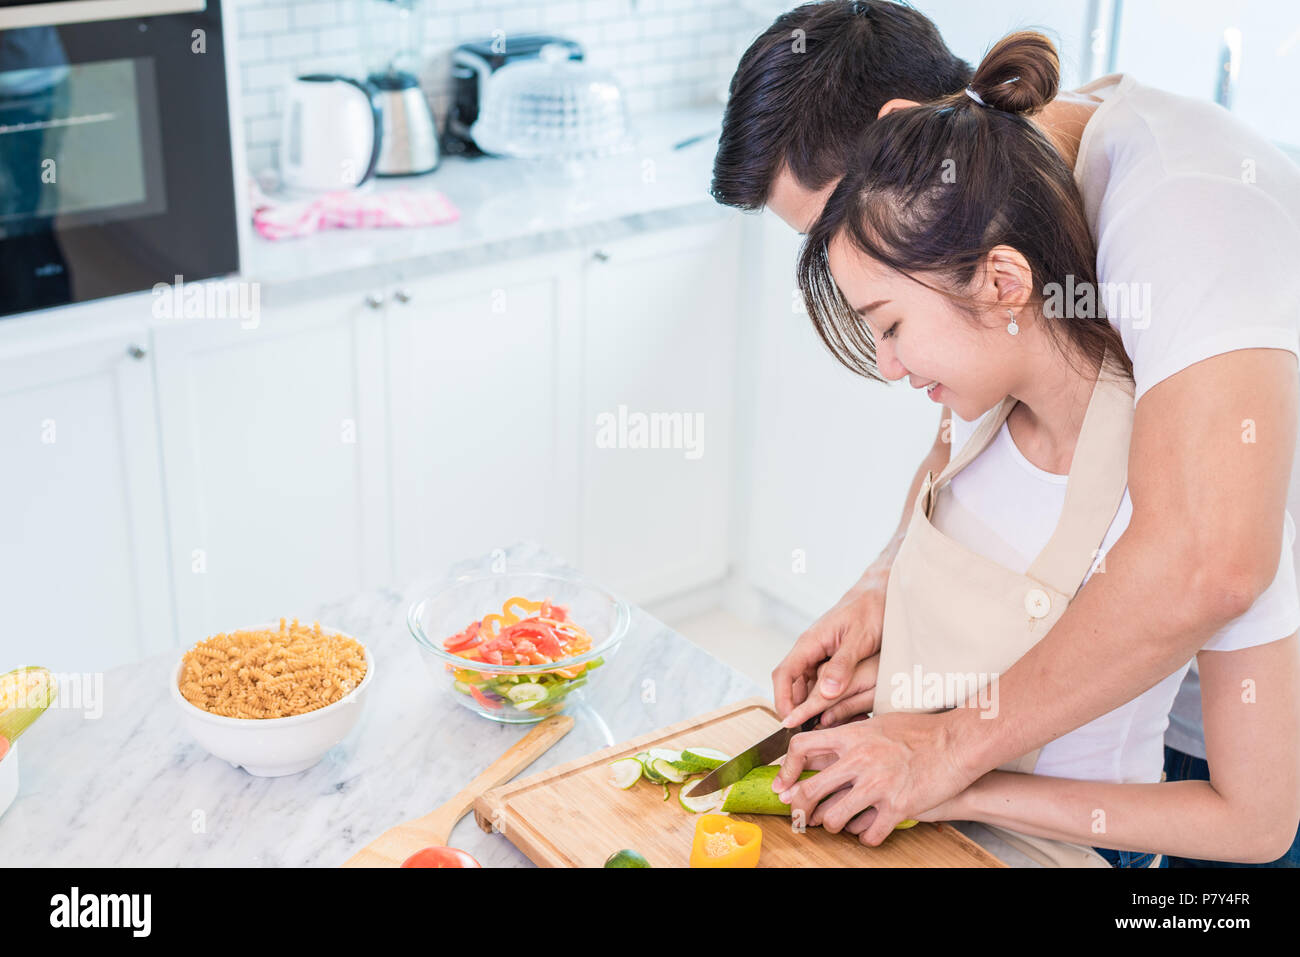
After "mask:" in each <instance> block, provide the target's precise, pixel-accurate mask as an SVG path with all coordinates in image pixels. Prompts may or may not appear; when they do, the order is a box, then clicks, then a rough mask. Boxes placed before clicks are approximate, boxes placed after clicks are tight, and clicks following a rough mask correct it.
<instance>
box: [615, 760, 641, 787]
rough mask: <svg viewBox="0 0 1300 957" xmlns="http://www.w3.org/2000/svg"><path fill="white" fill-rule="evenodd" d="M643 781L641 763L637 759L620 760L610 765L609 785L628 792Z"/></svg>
mask: <svg viewBox="0 0 1300 957" xmlns="http://www.w3.org/2000/svg"><path fill="white" fill-rule="evenodd" d="M640 780H641V762H640V761H638V760H637V759H636V758H620V759H619V760H617V761H611V762H610V763H609V783H610V784H612V785H614V787H616V788H622V789H623V790H624V791H626V790H627V789H628V788H630V787H631V786H632V785H634V784H636V782H637V781H640Z"/></svg>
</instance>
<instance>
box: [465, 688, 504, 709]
mask: <svg viewBox="0 0 1300 957" xmlns="http://www.w3.org/2000/svg"><path fill="white" fill-rule="evenodd" d="M469 693H470V694H472V695H473V696H474V700H475V701H477V702H478V703H479V704H481V705H482V706H483V707H485V708H491V709H492V710H494V711H496V710H498V709H500V707H501V702H499V701H493V700H492V699H491V698H489V697H488V696H487V695H485V694H484V693H483V692H481V691H479V690H478V689H477V688H475V687H474V686H473V685H470V686H469Z"/></svg>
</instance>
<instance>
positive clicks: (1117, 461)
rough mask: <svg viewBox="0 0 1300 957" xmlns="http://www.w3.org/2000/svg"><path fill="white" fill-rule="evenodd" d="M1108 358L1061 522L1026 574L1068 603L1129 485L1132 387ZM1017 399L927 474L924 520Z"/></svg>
mask: <svg viewBox="0 0 1300 957" xmlns="http://www.w3.org/2000/svg"><path fill="white" fill-rule="evenodd" d="M1109 358H1110V352H1109V350H1108V351H1107V353H1106V357H1105V359H1103V361H1102V364H1101V371H1100V372H1099V373H1098V375H1097V380H1096V382H1095V383H1094V385H1093V390H1092V396H1091V398H1090V399H1089V400H1088V409H1087V411H1086V412H1085V413H1084V416H1083V425H1082V426H1081V427H1080V429H1079V438H1078V441H1077V442H1076V443H1075V448H1074V455H1073V457H1072V458H1071V460H1070V476H1069V480H1068V481H1067V482H1066V487H1065V503H1064V505H1063V506H1062V508H1061V517H1060V519H1059V520H1058V521H1057V525H1056V529H1055V530H1054V531H1053V532H1052V537H1051V538H1050V539H1048V541H1047V544H1046V545H1045V546H1043V550H1042V551H1041V552H1040V553H1039V554H1038V557H1037V558H1035V559H1034V561H1033V562H1032V563H1031V564H1030V566H1029V568H1028V569H1027V570H1026V571H1025V575H1026V577H1028V578H1032V579H1034V580H1036V581H1039V582H1042V583H1043V584H1045V585H1047V586H1049V587H1050V588H1052V589H1053V590H1054V591H1056V592H1058V593H1059V594H1062V595H1068V596H1070V597H1071V598H1073V597H1074V595H1075V594H1076V593H1077V592H1078V590H1079V587H1080V586H1081V585H1082V584H1083V579H1084V577H1085V576H1086V575H1087V574H1088V569H1090V568H1091V567H1092V566H1093V563H1094V562H1095V561H1096V560H1097V551H1098V549H1099V548H1100V547H1101V543H1102V541H1103V540H1105V538H1106V532H1107V531H1108V530H1109V529H1110V526H1111V523H1112V522H1113V521H1114V520H1115V515H1116V513H1117V512H1118V511H1119V506H1120V503H1121V502H1122V501H1123V500H1124V490H1125V488H1127V487H1128V451H1129V442H1130V439H1131V438H1132V435H1133V383H1132V382H1131V381H1130V380H1129V379H1127V378H1124V377H1121V376H1117V375H1115V374H1114V373H1112V372H1110V371H1109V370H1108V369H1107V365H1106V362H1107V360H1109ZM1017 401H1018V400H1017V399H1016V398H1015V397H1013V396H1007V397H1006V398H1004V399H1003V400H1002V402H1001V403H1000V404H999V405H997V406H996V407H994V409H993V410H992V411H991V412H989V413H986V414H985V416H984V418H983V419H982V420H980V423H979V425H978V426H977V427H976V429H975V431H974V432H973V433H971V436H970V438H969V439H967V440H966V444H965V445H963V446H962V448H961V451H960V452H958V454H957V455H956V456H955V457H954V458H953V459H952V460H951V461H949V463H948V465H947V466H946V467H945V468H944V470H943V471H942V472H940V473H939V477H938V478H932V476H929V475H927V476H926V481H925V483H924V484H923V485H922V487H921V494H920V495H919V496H918V497H917V501H916V510H917V511H919V512H921V513H922V514H923V515H924V516H925V517H926V518H927V519H928V518H929V517H930V516H931V514H932V512H933V509H934V503H935V501H936V496H937V494H938V492H939V490H940V489H941V488H942V487H943V486H944V485H945V484H947V483H948V482H949V481H951V480H952V477H953V476H954V475H956V474H957V473H958V472H960V471H961V470H962V469H963V468H965V467H966V466H967V465H969V464H970V462H971V461H972V460H973V459H974V458H975V457H976V456H977V455H979V454H980V453H981V452H983V451H984V449H985V448H987V447H988V445H989V443H990V442H992V441H993V439H994V438H995V437H996V436H997V434H998V432H999V431H1000V430H1001V428H1002V424H1003V423H1004V422H1005V421H1006V420H1007V416H1008V415H1010V414H1011V410H1012V409H1013V408H1015V405H1016V402H1017Z"/></svg>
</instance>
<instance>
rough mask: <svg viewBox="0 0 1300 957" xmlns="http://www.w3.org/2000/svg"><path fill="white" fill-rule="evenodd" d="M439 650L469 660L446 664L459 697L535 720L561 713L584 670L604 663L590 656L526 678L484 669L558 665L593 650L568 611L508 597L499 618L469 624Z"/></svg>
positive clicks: (546, 601) (582, 680)
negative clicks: (526, 714) (525, 714)
mask: <svg viewBox="0 0 1300 957" xmlns="http://www.w3.org/2000/svg"><path fill="white" fill-rule="evenodd" d="M442 646H443V648H445V649H446V650H447V651H449V652H451V653H452V654H454V655H457V656H459V657H461V658H465V659H467V663H466V666H465V667H464V668H457V667H455V666H454V665H450V664H449V665H447V670H448V671H450V672H452V674H453V675H454V677H455V685H454V687H455V689H456V690H457V691H459V692H460V693H461V694H464V695H469V696H470V697H472V698H473V699H474V700H475V701H477V702H478V703H479V704H480V705H482V706H483V707H484V708H487V709H489V710H493V711H498V710H501V709H502V708H506V707H510V708H514V709H516V710H518V711H527V712H529V714H532V715H537V716H538V717H542V716H545V715H547V714H552V713H555V712H558V711H561V710H563V708H564V705H565V703H566V702H565V698H566V697H567V696H568V695H569V693H570V692H572V691H574V690H575V689H577V688H580V687H582V686H583V685H584V684H586V683H587V677H586V675H587V672H589V671H591V670H592V669H593V668H597V667H599V666H600V665H602V664H604V661H603V659H600V658H593V659H592V660H590V661H583V662H579V663H578V664H575V665H569V666H567V667H559V668H555V669H548V670H546V671H541V672H531V673H528V674H500V673H495V672H492V671H485V670H483V666H484V665H489V666H490V665H547V664H553V663H559V662H562V661H564V660H565V659H568V658H575V657H577V656H579V655H582V654H585V653H586V652H588V651H590V650H591V646H592V641H591V636H590V635H588V634H587V632H586V631H584V630H583V629H582V628H580V627H579V626H578V625H576V624H575V623H574V622H572V621H570V620H569V613H568V609H566V608H564V607H563V606H561V605H554V604H552V603H551V601H550V600H549V599H544V600H542V601H529V600H528V599H526V598H520V597H518V596H516V597H514V598H510V599H508V600H507V601H506V603H505V604H504V605H502V606H501V614H499V615H497V614H492V615H485V616H484V617H483V618H482V619H481V620H480V621H475V622H471V623H470V624H469V626H468V627H467V628H466V629H465V630H464V631H462V632H460V633H459V634H456V635H452V636H451V637H450V638H448V639H447V640H446V641H444V642H443V643H442ZM469 662H473V664H469Z"/></svg>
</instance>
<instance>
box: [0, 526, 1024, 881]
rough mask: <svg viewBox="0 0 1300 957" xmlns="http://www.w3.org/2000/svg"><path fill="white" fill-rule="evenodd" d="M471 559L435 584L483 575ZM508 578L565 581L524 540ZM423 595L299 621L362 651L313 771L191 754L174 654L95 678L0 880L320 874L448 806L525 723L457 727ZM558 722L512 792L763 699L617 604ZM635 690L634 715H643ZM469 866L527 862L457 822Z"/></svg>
mask: <svg viewBox="0 0 1300 957" xmlns="http://www.w3.org/2000/svg"><path fill="white" fill-rule="evenodd" d="M489 560H490V559H489V558H488V557H484V558H482V559H477V560H471V561H467V562H463V563H461V564H459V565H457V566H456V567H454V568H452V569H451V570H450V574H452V575H460V574H467V573H470V572H474V571H486V570H487V569H488V568H489ZM506 564H507V567H508V568H510V569H511V570H524V569H530V570H555V569H564V570H569V571H575V570H576V569H573V568H572V567H571V566H569V565H567V564H566V563H565V562H564V561H563V560H562V559H560V558H559V557H557V556H555V555H553V554H551V553H549V552H547V551H546V550H545V549H543V548H541V547H539V546H537V545H535V544H532V543H528V542H521V543H518V544H516V545H515V546H513V547H512V548H511V549H509V550H508V551H507V553H506ZM428 587H429V583H428V582H427V581H420V582H414V583H412V584H411V585H409V586H408V587H405V588H401V589H385V590H381V591H376V592H370V593H366V594H362V595H359V596H356V597H354V598H351V599H348V600H344V601H340V602H337V603H334V604H331V605H326V606H324V607H322V608H320V609H318V610H317V613H316V615H315V616H313V617H314V618H315V619H316V620H319V621H321V622H322V623H323V624H328V625H329V626H330V627H333V628H338V629H340V630H342V631H345V632H348V633H349V634H352V635H355V636H356V637H357V638H359V639H360V640H362V641H363V642H365V643H366V645H367V646H368V647H369V648H370V649H371V652H372V653H373V654H374V656H375V660H376V668H375V679H374V685H373V687H372V688H371V691H370V693H369V696H368V698H367V700H366V704H365V711H364V713H363V714H362V715H361V718H360V720H359V721H358V722H357V724H356V726H355V727H354V728H353V729H352V731H351V732H349V734H348V735H347V737H345V738H344V739H343V741H342V742H340V743H339V744H338V745H337V746H336V747H334V748H333V749H331V750H330V751H329V752H328V753H327V754H326V755H325V757H324V758H323V759H322V760H321V761H320V763H319V764H317V765H315V766H314V767H312V768H310V769H308V770H306V771H303V772H301V773H299V774H293V775H288V776H285V777H280V778H259V777H253V776H252V775H250V774H248V773H247V772H245V771H243V770H241V769H239V768H235V767H232V766H231V765H230V764H228V763H227V762H225V761H223V760H221V759H220V758H216V757H213V756H212V755H210V754H208V753H207V752H206V751H205V750H204V749H203V748H202V747H201V746H200V745H199V744H198V743H196V742H195V741H194V740H193V739H192V738H191V737H190V736H189V733H188V731H187V730H186V729H185V728H184V727H183V726H182V724H181V723H180V721H179V720H178V718H179V715H178V714H177V712H176V705H175V703H174V702H173V701H172V700H171V697H170V693H169V676H171V675H172V674H174V673H175V667H176V662H177V660H178V658H179V655H180V650H179V649H177V651H175V652H174V653H168V654H164V655H156V656H154V657H151V658H146V659H144V660H143V661H140V662H137V663H134V664H130V665H124V666H122V667H120V668H115V669H113V670H111V671H108V672H106V673H105V674H104V676H103V688H102V693H101V694H99V695H97V699H98V700H97V701H96V703H95V705H94V706H93V707H86V706H84V705H83V706H82V707H79V708H78V707H73V706H72V705H73V704H74V702H71V701H61V702H56V705H55V706H54V707H52V708H51V709H50V710H49V711H48V712H47V713H46V714H45V715H44V716H43V717H42V718H41V719H40V720H39V721H38V722H37V723H36V724H35V725H33V726H32V728H31V729H30V730H29V731H28V732H27V733H26V734H25V735H23V737H22V740H21V741H20V742H19V747H18V750H17V752H16V754H17V757H18V758H19V761H20V765H19V768H20V785H19V791H18V797H17V799H16V800H15V801H14V803H13V805H12V806H11V807H10V808H9V810H8V811H7V812H5V813H4V814H2V815H0V867H48V866H74V867H138V866H153V867H172V866H184V867H196V866H201V867H249V866H253V867H336V866H338V865H340V864H342V863H343V862H344V861H346V860H347V859H348V858H349V857H351V856H352V855H353V853H355V852H356V851H357V850H359V849H360V848H361V847H362V846H364V845H365V844H367V843H369V842H370V841H371V840H372V839H373V838H375V837H376V836H378V835H379V834H380V833H382V832H383V831H384V830H386V829H387V828H389V827H391V826H393V825H394V824H399V823H401V822H403V821H407V820H410V819H412V818H415V817H419V816H421V815H424V814H427V813H428V812H429V811H431V810H433V809H434V808H436V807H439V806H440V805H442V804H443V803H445V802H446V801H448V800H450V799H451V797H452V796H453V795H455V794H456V792H458V791H459V790H460V789H461V788H462V787H464V786H465V785H466V784H467V783H469V781H470V780H471V779H472V778H474V777H475V776H476V775H477V774H478V773H479V772H480V771H482V770H483V769H484V768H485V767H487V765H488V764H490V763H491V762H492V761H493V760H495V759H496V758H497V757H498V756H499V755H500V754H502V753H503V752H504V751H505V750H506V749H507V748H509V747H510V745H511V744H513V743H514V742H515V741H517V740H518V739H519V738H521V737H523V735H525V734H526V733H527V732H528V730H529V728H531V725H504V724H497V723H495V722H491V721H488V720H486V719H484V718H481V717H479V716H478V715H476V714H473V713H472V712H470V711H469V710H468V709H466V708H464V707H463V706H461V705H460V704H459V703H457V702H456V701H455V700H454V699H453V695H452V693H451V692H450V690H449V689H447V688H445V687H443V686H439V685H435V684H434V682H433V679H432V678H431V677H430V676H429V673H428V672H427V671H426V669H425V667H424V664H423V662H422V660H421V658H420V655H419V653H418V651H417V649H416V646H415V642H414V641H413V639H412V638H411V637H410V635H409V633H408V632H407V629H406V612H407V609H408V608H409V607H410V605H411V604H412V602H414V601H415V600H416V599H417V597H421V596H423V595H424V594H425V593H427V590H428ZM598 675H599V676H598V677H596V676H593V680H592V682H591V684H590V685H589V686H588V687H587V688H585V689H583V691H582V695H583V698H582V700H581V701H580V702H578V703H577V705H576V706H574V707H572V708H570V709H569V711H568V713H569V714H571V715H573V717H574V718H575V719H576V720H575V723H574V727H573V729H572V730H571V731H570V732H569V733H568V734H567V735H566V736H565V737H564V738H562V739H561V740H560V741H559V742H558V743H557V744H556V745H554V746H553V747H552V748H551V749H550V750H549V751H547V752H546V753H545V754H544V755H542V756H541V757H540V758H538V759H537V760H536V761H535V762H533V764H532V765H530V766H529V767H528V768H527V769H526V770H524V771H523V772H521V776H523V775H528V774H534V773H536V772H538V771H542V770H545V769H547V768H550V767H554V766H555V765H558V764H562V763H564V762H565V761H571V760H573V759H574V758H578V757H582V756H584V755H586V754H590V753H591V752H593V751H597V750H599V749H601V748H604V747H607V746H609V745H612V744H615V743H617V742H619V741H623V740H626V739H628V738H632V737H635V736H637V735H640V734H645V733H646V732H649V731H653V730H655V729H656V728H661V727H664V726H666V725H670V724H673V723H675V722H678V721H682V720H684V719H686V718H689V717H692V716H694V715H697V714H701V713H703V712H705V711H710V710H713V709H714V708H717V707H720V706H722V705H724V704H729V703H731V702H734V701H739V700H742V699H744V698H749V697H753V696H756V695H758V696H762V697H770V689H769V688H765V687H759V686H758V685H756V684H754V682H753V681H751V680H750V679H749V678H747V677H745V676H744V675H742V674H741V673H740V672H738V671H736V670H735V669H733V668H731V667H730V666H729V665H727V664H724V663H723V662H721V661H719V660H718V659H716V658H714V657H713V656H712V655H710V654H709V653H708V652H706V651H704V650H703V649H702V648H700V647H698V646H697V645H694V644H692V643H691V642H690V641H688V640H686V639H685V638H683V637H682V636H681V635H679V634H677V633H676V632H675V631H673V630H672V629H670V628H668V627H667V626H666V625H664V624H663V623H661V622H659V621H657V620H656V619H654V618H652V617H651V616H650V615H649V614H648V613H647V612H645V611H644V610H643V609H641V608H637V607H635V606H633V608H632V624H631V629H630V630H629V632H628V636H627V637H626V638H625V639H624V640H623V642H622V645H621V647H620V648H619V650H618V652H617V653H616V654H615V655H613V656H612V657H610V658H609V660H608V662H607V664H606V665H605V667H604V668H602V669H601V671H600V672H599V673H598ZM647 679H649V680H651V681H653V682H654V687H655V688H656V692H657V693H656V694H655V695H654V700H653V701H652V702H647V701H645V700H643V698H644V696H643V695H642V694H641V690H642V688H643V687H644V684H643V682H645V681H646V680H647ZM958 826H959V827H960V828H961V829H962V830H964V831H965V832H966V833H967V834H969V835H970V836H971V837H973V838H975V839H976V840H977V841H978V842H979V843H980V844H983V845H984V846H985V847H986V848H988V849H989V850H990V851H991V852H992V853H994V854H996V855H997V856H998V857H1001V858H1002V860H1004V861H1006V862H1007V863H1008V864H1012V865H1013V866H1035V865H1034V864H1033V862H1031V861H1029V860H1028V859H1027V858H1025V857H1024V856H1023V855H1021V854H1019V853H1018V852H1017V851H1016V850H1015V849H1014V848H1011V847H1010V846H1008V845H1006V844H1005V843H1004V842H1002V841H1000V840H999V839H998V838H997V837H996V836H995V835H992V834H991V833H989V832H988V831H986V830H984V829H983V828H981V827H980V826H979V825H974V824H966V823H964V822H963V823H959V824H958ZM449 843H450V844H451V845H452V846H454V847H459V848H462V849H464V850H465V851H468V852H469V853H470V854H472V855H473V856H474V857H475V858H476V859H477V860H478V861H479V862H480V863H482V864H483V866H485V867H524V866H530V862H529V861H528V859H527V858H526V857H524V855H523V854H522V853H521V852H520V851H518V850H516V849H515V847H514V845H512V844H510V843H509V842H508V841H507V840H506V839H505V838H504V837H502V836H501V835H499V834H486V833H484V832H482V831H481V830H480V829H479V828H478V826H477V825H476V824H475V823H474V816H473V814H472V813H471V814H469V815H467V816H466V817H465V818H463V819H462V820H461V822H460V823H459V824H458V825H457V826H456V828H455V830H454V831H453V832H452V835H451V838H450V842H449Z"/></svg>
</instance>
